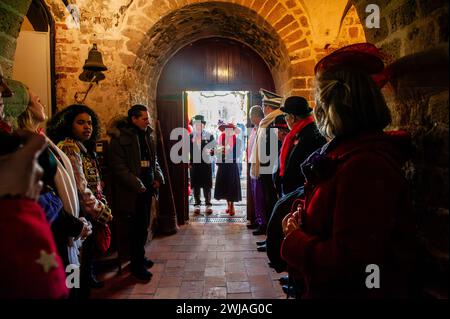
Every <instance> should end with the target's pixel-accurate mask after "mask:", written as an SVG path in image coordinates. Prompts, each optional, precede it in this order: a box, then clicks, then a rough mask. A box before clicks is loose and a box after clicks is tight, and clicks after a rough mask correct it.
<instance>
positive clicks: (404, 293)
mask: <svg viewBox="0 0 450 319" xmlns="http://www.w3.org/2000/svg"><path fill="white" fill-rule="evenodd" d="M382 70H383V62H382V60H381V58H380V57H379V56H378V54H377V50H376V48H375V47H374V46H372V45H370V44H357V45H352V46H349V47H346V48H343V49H341V50H338V51H335V52H334V53H333V54H331V55H330V56H328V57H325V58H324V59H322V60H321V61H319V63H318V65H317V66H316V81H317V82H316V83H317V92H316V107H315V109H314V114H315V117H316V120H317V124H318V127H319V129H320V130H321V132H322V134H324V135H325V136H326V137H328V138H329V139H330V140H331V141H330V142H329V143H328V144H326V145H325V146H324V147H323V148H321V149H319V150H317V151H316V152H314V153H313V154H312V155H311V156H310V157H309V158H308V159H307V160H306V161H305V162H304V163H303V164H302V172H303V174H304V175H305V178H306V183H305V200H304V201H301V202H300V203H299V204H298V208H297V210H296V211H295V212H294V213H291V214H289V215H288V216H287V217H286V218H285V219H284V220H283V230H284V233H285V236H286V237H285V239H284V241H283V245H282V248H281V254H282V257H283V259H284V260H286V262H287V263H288V265H289V267H290V269H291V273H292V274H294V277H295V279H296V282H300V283H301V286H302V291H301V295H302V297H303V298H399V297H400V298H403V297H408V296H412V294H413V289H412V288H411V286H412V285H411V284H412V283H413V280H412V279H411V275H412V274H413V271H414V265H415V257H414V256H415V254H414V238H415V236H414V235H415V229H414V223H413V222H412V213H413V211H412V208H411V201H410V193H409V188H408V183H407V181H406V180H405V178H404V177H403V175H402V171H401V168H402V165H403V164H404V163H405V161H406V160H407V159H408V155H409V152H410V150H411V144H410V139H409V136H408V134H407V133H406V132H400V131H397V132H384V131H383V129H384V128H385V127H386V126H387V125H389V124H390V122H391V116H390V111H389V109H388V107H387V105H386V103H385V100H384V98H383V96H382V94H381V92H380V90H379V88H378V87H377V84H376V82H375V81H374V80H373V79H372V77H371V75H374V74H379V73H380V72H381V71H382Z"/></svg>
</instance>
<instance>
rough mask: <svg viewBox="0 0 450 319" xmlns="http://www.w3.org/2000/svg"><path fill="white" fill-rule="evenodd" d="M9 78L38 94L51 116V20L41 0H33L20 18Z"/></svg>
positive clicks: (53, 101)
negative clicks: (21, 20)
mask: <svg viewBox="0 0 450 319" xmlns="http://www.w3.org/2000/svg"><path fill="white" fill-rule="evenodd" d="M30 52H32V54H30ZM12 77H13V78H14V79H16V80H19V81H22V82H24V83H25V84H27V85H28V86H29V87H30V88H31V89H32V90H33V91H34V92H35V93H36V94H38V95H39V97H40V98H41V101H42V103H43V104H44V105H45V106H46V107H47V109H46V113H47V116H48V117H51V116H52V114H53V113H54V112H55V110H56V87H55V22H54V19H53V17H52V15H51V13H50V11H49V10H48V8H47V6H46V4H45V2H44V1H43V0H33V1H32V2H31V4H30V7H29V8H28V11H27V14H26V16H25V17H24V21H23V23H22V25H21V29H20V33H19V36H18V38H17V46H16V50H15V54H14V65H13V74H12Z"/></svg>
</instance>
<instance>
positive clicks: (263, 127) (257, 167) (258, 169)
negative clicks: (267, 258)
mask: <svg viewBox="0 0 450 319" xmlns="http://www.w3.org/2000/svg"><path fill="white" fill-rule="evenodd" d="M260 93H261V95H262V97H263V99H262V110H263V113H264V118H263V119H262V120H261V122H260V123H259V127H258V131H257V133H256V138H255V142H254V145H253V148H252V153H251V156H250V163H251V166H250V176H251V177H252V178H254V179H256V180H257V183H260V186H261V189H262V192H263V202H264V205H263V206H262V207H263V208H264V214H263V216H264V220H262V225H260V226H259V227H258V229H256V230H255V231H253V234H254V235H264V234H265V233H266V227H267V221H268V219H269V214H270V213H271V212H272V209H273V207H274V205H275V203H276V201H277V200H278V196H277V192H276V189H275V185H274V183H273V180H272V173H273V170H274V167H275V163H276V161H277V158H278V154H279V147H280V145H279V143H278V137H277V134H276V130H275V129H274V128H270V125H271V124H272V122H273V121H275V119H276V117H277V116H279V115H282V114H283V112H281V111H280V109H279V108H280V104H281V100H282V97H281V96H280V95H277V94H275V93H273V92H270V91H267V90H264V89H261V90H260Z"/></svg>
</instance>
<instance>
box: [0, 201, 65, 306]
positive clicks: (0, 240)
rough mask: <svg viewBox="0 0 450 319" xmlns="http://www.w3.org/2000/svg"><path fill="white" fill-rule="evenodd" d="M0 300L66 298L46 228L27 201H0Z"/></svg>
mask: <svg viewBox="0 0 450 319" xmlns="http://www.w3.org/2000/svg"><path fill="white" fill-rule="evenodd" d="M0 212H1V214H0V299H54V298H66V297H68V294H69V291H68V289H67V287H66V275H65V270H64V267H63V263H62V261H61V258H60V257H59V255H58V251H57V249H56V244H55V241H54V239H53V235H52V232H51V230H50V225H49V224H48V222H47V220H46V219H45V214H44V211H43V210H42V208H41V207H40V206H39V204H37V203H36V202H35V201H33V200H31V199H1V200H0Z"/></svg>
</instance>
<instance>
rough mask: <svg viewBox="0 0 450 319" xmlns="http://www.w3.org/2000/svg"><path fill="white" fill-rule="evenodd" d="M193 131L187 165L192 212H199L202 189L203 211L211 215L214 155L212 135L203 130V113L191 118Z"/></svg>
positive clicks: (190, 137)
mask: <svg viewBox="0 0 450 319" xmlns="http://www.w3.org/2000/svg"><path fill="white" fill-rule="evenodd" d="M191 124H192V126H193V131H192V133H191V134H190V135H189V150H190V153H189V154H190V155H189V166H190V178H191V189H192V190H193V192H194V214H200V205H201V198H200V192H201V190H202V189H203V197H204V199H205V213H206V214H207V215H211V214H212V212H213V210H212V203H211V189H212V165H211V163H212V158H211V157H212V156H213V155H214V147H215V146H216V144H215V139H214V136H213V135H212V134H211V133H210V132H208V131H206V130H205V125H206V121H205V118H204V116H203V115H196V116H194V117H193V118H192V121H191Z"/></svg>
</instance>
